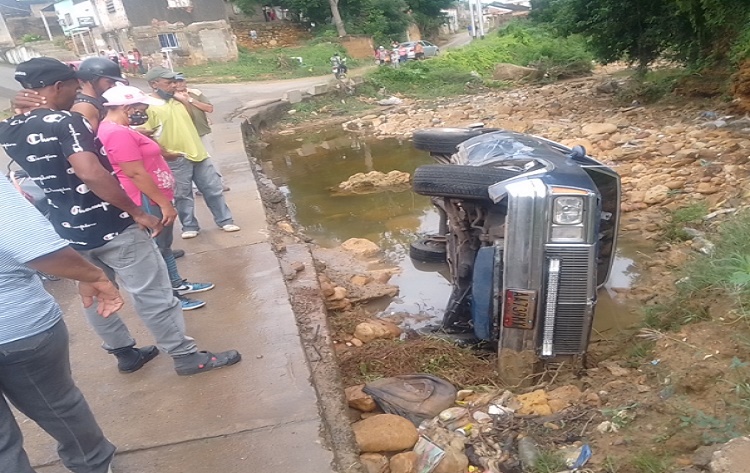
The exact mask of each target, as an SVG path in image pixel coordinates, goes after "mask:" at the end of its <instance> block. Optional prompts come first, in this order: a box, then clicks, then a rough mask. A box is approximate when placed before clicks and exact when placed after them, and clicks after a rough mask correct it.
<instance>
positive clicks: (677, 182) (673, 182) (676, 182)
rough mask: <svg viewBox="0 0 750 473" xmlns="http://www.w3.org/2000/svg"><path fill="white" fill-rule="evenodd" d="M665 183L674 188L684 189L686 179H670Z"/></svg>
mask: <svg viewBox="0 0 750 473" xmlns="http://www.w3.org/2000/svg"><path fill="white" fill-rule="evenodd" d="M664 185H665V186H667V187H669V188H670V189H672V190H677V189H682V188H683V187H685V179H670V180H669V181H667V182H665V183H664Z"/></svg>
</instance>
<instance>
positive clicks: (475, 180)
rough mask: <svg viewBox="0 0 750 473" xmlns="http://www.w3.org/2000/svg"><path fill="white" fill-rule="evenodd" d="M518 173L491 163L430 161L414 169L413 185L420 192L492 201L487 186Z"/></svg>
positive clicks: (422, 193) (454, 197)
mask: <svg viewBox="0 0 750 473" xmlns="http://www.w3.org/2000/svg"><path fill="white" fill-rule="evenodd" d="M519 174H520V173H519V172H518V171H512V170H510V169H500V168H493V167H489V166H460V165H456V164H428V165H426V166H420V167H418V168H417V170H416V171H414V177H413V179H412V188H413V189H414V192H416V193H417V194H421V195H429V196H435V197H449V198H453V199H466V200H484V201H489V202H492V199H490V195H489V193H488V191H487V188H488V187H489V186H491V185H492V184H495V183H498V182H500V181H504V180H506V179H510V178H512V177H516V176H518V175H519Z"/></svg>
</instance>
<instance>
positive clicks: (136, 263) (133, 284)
mask: <svg viewBox="0 0 750 473" xmlns="http://www.w3.org/2000/svg"><path fill="white" fill-rule="evenodd" d="M80 253H81V256H83V257H84V258H86V259H87V260H89V261H90V262H91V263H93V264H95V265H97V266H99V267H100V268H102V270H104V273H105V274H106V275H107V277H108V278H109V279H110V280H112V281H115V276H117V278H118V280H119V282H120V284H121V286H122V288H123V289H125V290H126V291H127V292H129V293H130V295H131V296H133V306H134V308H135V311H136V313H138V316H139V317H140V318H141V320H142V321H143V323H144V325H145V326H146V328H147V329H148V330H149V331H150V332H151V334H152V335H153V336H154V338H155V339H156V344H157V345H159V348H161V349H162V350H164V351H165V352H167V353H168V354H169V355H171V356H173V357H174V356H180V355H188V354H191V353H195V352H196V351H197V350H198V348H197V347H196V344H195V340H194V339H192V338H190V337H188V336H187V335H186V334H185V318H184V317H183V315H182V306H181V305H180V301H179V300H177V298H176V297H175V296H174V292H173V291H172V283H171V281H170V280H169V273H168V272H167V265H166V264H165V263H164V258H162V256H161V254H160V253H159V249H158V248H157V247H156V244H154V241H153V239H152V238H151V237H150V236H149V234H148V233H146V231H144V230H141V229H140V228H139V227H138V225H131V226H129V227H128V228H126V229H125V230H124V231H123V232H122V233H120V234H119V235H117V236H116V237H115V239H114V240H112V241H110V242H108V243H107V244H105V245H104V246H100V247H99V248H94V249H93V250H86V251H80ZM84 311H85V313H86V318H87V319H88V322H89V325H91V327H92V328H93V329H94V330H95V331H96V333H97V335H99V337H100V338H101V339H102V340H103V341H104V348H105V349H106V350H113V349H117V348H124V347H132V346H134V345H135V339H134V338H133V336H132V335H131V334H130V331H129V330H128V327H127V326H126V325H125V323H124V322H123V321H122V319H121V318H120V316H119V315H118V314H112V315H110V316H109V317H107V318H104V317H102V316H100V315H99V314H97V313H96V307H95V305H92V306H91V307H89V308H88V309H84Z"/></svg>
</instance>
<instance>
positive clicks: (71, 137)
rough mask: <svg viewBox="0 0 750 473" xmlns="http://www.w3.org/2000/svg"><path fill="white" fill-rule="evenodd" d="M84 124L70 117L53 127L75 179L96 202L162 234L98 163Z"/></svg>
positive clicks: (93, 143) (92, 139)
mask: <svg viewBox="0 0 750 473" xmlns="http://www.w3.org/2000/svg"><path fill="white" fill-rule="evenodd" d="M84 120H85V118H83V117H81V116H80V115H77V114H75V113H73V114H71V116H70V117H69V118H68V119H66V120H63V121H61V122H59V123H57V126H58V127H59V128H58V130H57V136H58V137H59V138H58V139H59V143H60V145H61V146H62V149H63V152H64V153H65V156H66V157H67V158H68V162H69V163H70V165H71V166H72V167H73V171H74V172H75V174H76V176H78V178H79V179H80V180H82V181H83V182H84V184H86V186H88V188H89V189H91V191H92V192H93V193H94V194H96V195H97V196H98V197H99V198H100V199H102V200H104V201H105V202H108V203H110V204H112V205H114V206H115V207H117V208H119V209H122V210H124V211H125V212H127V213H129V214H130V216H131V217H133V219H134V220H135V221H136V222H137V223H138V224H139V225H142V226H144V227H146V228H148V229H150V230H151V232H152V235H153V236H156V235H158V234H159V232H161V230H162V225H161V222H160V221H159V219H158V218H156V217H154V216H153V215H149V214H147V213H146V212H144V211H143V209H141V208H140V207H139V206H137V205H136V204H135V202H133V201H132V200H131V199H130V197H128V195H127V194H126V193H125V191H124V190H123V189H122V187H120V183H119V182H118V181H117V178H116V177H114V176H113V175H112V174H111V173H110V172H109V170H108V169H106V168H105V167H104V166H103V165H102V163H101V162H99V157H98V155H97V154H96V151H97V148H98V146H97V145H96V142H95V140H94V134H93V133H92V132H91V131H90V130H89V129H88V128H87V127H86V125H85V122H84Z"/></svg>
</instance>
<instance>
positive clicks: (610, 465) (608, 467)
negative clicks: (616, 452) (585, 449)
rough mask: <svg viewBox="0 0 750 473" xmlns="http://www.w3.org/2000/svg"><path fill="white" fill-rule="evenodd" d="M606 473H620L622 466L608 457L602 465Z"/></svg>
mask: <svg viewBox="0 0 750 473" xmlns="http://www.w3.org/2000/svg"><path fill="white" fill-rule="evenodd" d="M602 468H603V469H604V470H603V471H604V473H618V472H619V471H620V465H619V464H618V462H617V460H615V459H614V458H612V457H610V456H609V455H607V457H606V458H605V459H604V463H603V464H602Z"/></svg>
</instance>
